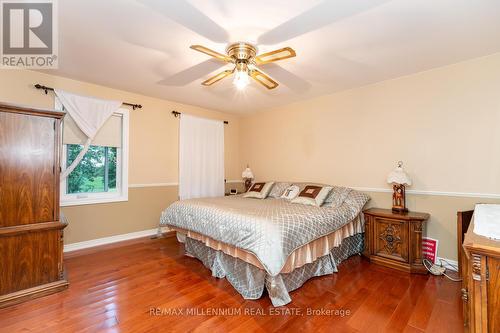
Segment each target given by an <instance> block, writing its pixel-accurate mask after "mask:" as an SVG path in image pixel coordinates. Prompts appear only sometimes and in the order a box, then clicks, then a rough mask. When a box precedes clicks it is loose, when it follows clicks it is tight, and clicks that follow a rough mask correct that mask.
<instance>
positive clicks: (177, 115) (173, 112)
mask: <svg viewBox="0 0 500 333" xmlns="http://www.w3.org/2000/svg"><path fill="white" fill-rule="evenodd" d="M172 114H173V115H174V117H175V118H177V117H179V116H180V115H181V114H182V113H180V112H178V111H172ZM224 124H229V121H227V120H224Z"/></svg>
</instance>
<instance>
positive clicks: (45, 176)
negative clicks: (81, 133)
mask: <svg viewBox="0 0 500 333" xmlns="http://www.w3.org/2000/svg"><path fill="white" fill-rule="evenodd" d="M63 117H64V113H61V112H55V111H48V110H40V109H33V108H27V107H21V106H16V105H10V104H4V103H0V307H5V306H8V305H11V304H15V303H19V302H22V301H24V300H27V299H31V298H34V297H39V296H43V295H47V294H50V293H53V292H56V291H59V290H62V289H65V288H67V286H68V282H67V280H66V278H65V273H64V267H63V229H64V228H65V227H66V223H63V222H61V220H60V214H59V171H60V169H59V146H60V128H61V121H62V118H63Z"/></svg>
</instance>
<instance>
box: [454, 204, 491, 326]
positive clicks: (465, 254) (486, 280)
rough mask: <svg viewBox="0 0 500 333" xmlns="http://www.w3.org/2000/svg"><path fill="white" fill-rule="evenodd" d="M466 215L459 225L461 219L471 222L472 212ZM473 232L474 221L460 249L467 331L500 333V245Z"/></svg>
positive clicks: (460, 215) (461, 215) (463, 215)
mask: <svg viewBox="0 0 500 333" xmlns="http://www.w3.org/2000/svg"><path fill="white" fill-rule="evenodd" d="M464 213H465V214H464ZM464 213H462V214H461V213H459V214H458V216H459V224H460V223H462V222H460V218H462V221H463V220H464V219H468V218H469V217H470V218H472V214H470V212H464ZM469 214H470V215H469ZM469 221H470V219H469ZM473 230H474V221H473V219H472V221H471V222H470V225H469V228H468V230H467V233H466V234H465V237H464V240H463V246H461V262H460V264H461V266H462V276H463V280H462V299H463V301H464V304H463V311H464V312H463V316H464V327H465V331H466V332H476V333H477V332H500V241H495V240H491V239H488V238H486V237H483V236H479V235H476V234H475V233H474V232H473Z"/></svg>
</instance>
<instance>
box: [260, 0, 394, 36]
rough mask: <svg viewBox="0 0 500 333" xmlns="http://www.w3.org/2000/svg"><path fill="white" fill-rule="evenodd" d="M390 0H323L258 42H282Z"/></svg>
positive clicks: (266, 34) (270, 31)
mask: <svg viewBox="0 0 500 333" xmlns="http://www.w3.org/2000/svg"><path fill="white" fill-rule="evenodd" d="M388 1H390V0H356V1H352V0H324V1H323V2H321V3H320V4H318V5H316V6H314V7H312V8H311V9H309V10H306V11H305V12H303V13H302V14H299V15H298V16H295V17H293V18H292V19H290V20H288V21H286V22H284V23H282V24H280V25H278V26H277V27H275V28H273V29H272V30H269V31H268V32H266V33H264V34H263V35H261V36H260V37H259V38H258V41H257V42H258V44H265V45H272V44H277V43H282V42H284V41H287V40H289V39H291V38H294V37H297V36H300V35H303V34H305V33H307V32H310V31H314V30H317V29H320V28H322V27H324V26H327V25H329V24H331V23H334V22H337V21H340V20H342V19H344V18H347V17H350V16H354V15H356V14H359V13H362V12H365V11H367V10H370V9H372V8H374V7H377V6H380V5H382V4H384V3H386V2H388Z"/></svg>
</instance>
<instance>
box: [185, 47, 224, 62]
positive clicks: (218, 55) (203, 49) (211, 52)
mask: <svg viewBox="0 0 500 333" xmlns="http://www.w3.org/2000/svg"><path fill="white" fill-rule="evenodd" d="M190 48H192V49H193V50H196V51H198V52H201V53H205V54H208V55H209V56H211V57H214V58H216V59H219V60H222V61H226V62H231V61H232V60H233V59H232V58H231V57H228V56H227V55H225V54H222V53H219V52H217V51H214V50H211V49H209V48H207V47H205V46H202V45H191V46H190Z"/></svg>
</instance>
